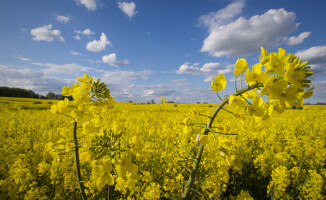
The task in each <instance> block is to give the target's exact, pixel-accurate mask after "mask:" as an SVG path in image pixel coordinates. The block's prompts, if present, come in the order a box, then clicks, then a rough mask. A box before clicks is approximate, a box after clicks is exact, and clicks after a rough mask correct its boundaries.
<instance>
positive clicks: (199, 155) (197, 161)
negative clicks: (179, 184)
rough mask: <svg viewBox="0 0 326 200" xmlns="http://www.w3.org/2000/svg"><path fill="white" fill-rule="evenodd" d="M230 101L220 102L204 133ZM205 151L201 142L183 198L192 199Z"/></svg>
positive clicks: (254, 86) (253, 87)
mask: <svg viewBox="0 0 326 200" xmlns="http://www.w3.org/2000/svg"><path fill="white" fill-rule="evenodd" d="M260 86H262V84H256V85H252V86H249V87H248V88H245V89H242V90H239V91H237V92H235V93H234V94H233V95H235V96H239V95H241V94H243V93H245V92H247V91H250V90H253V89H255V88H258V87H260ZM228 101H229V98H227V99H224V100H223V101H222V102H221V104H219V105H218V106H217V107H216V109H215V110H214V112H213V113H212V115H211V117H210V119H209V121H208V122H207V124H206V128H205V130H204V133H203V135H207V134H208V133H209V130H210V129H211V128H212V124H213V122H214V119H215V118H216V116H217V114H218V113H219V111H220V110H221V109H222V108H223V107H224V106H225V104H227V103H228ZM203 151H204V145H202V144H200V145H199V148H198V150H197V155H196V158H195V159H194V164H193V168H192V170H191V172H190V176H189V179H188V182H187V185H186V188H185V190H184V192H183V194H182V199H184V200H188V199H191V196H190V190H191V187H192V185H193V183H194V181H195V177H196V174H197V171H198V167H199V164H200V161H201V158H202V154H203Z"/></svg>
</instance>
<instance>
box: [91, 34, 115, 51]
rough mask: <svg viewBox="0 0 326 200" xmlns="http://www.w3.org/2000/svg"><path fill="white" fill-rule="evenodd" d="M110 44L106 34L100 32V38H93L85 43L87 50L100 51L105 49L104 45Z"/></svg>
mask: <svg viewBox="0 0 326 200" xmlns="http://www.w3.org/2000/svg"><path fill="white" fill-rule="evenodd" d="M107 45H110V46H112V43H111V42H110V41H109V40H108V38H107V37H106V35H105V34H104V33H102V35H101V38H100V40H93V41H91V42H89V43H88V44H87V45H86V48H87V50H89V51H93V52H100V51H103V50H105V48H106V46H107Z"/></svg>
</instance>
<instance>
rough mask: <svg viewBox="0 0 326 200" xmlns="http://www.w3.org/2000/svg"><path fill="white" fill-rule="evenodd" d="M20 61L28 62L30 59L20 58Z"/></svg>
mask: <svg viewBox="0 0 326 200" xmlns="http://www.w3.org/2000/svg"><path fill="white" fill-rule="evenodd" d="M20 60H22V61H28V62H30V61H32V60H31V59H30V58H26V57H21V58H20Z"/></svg>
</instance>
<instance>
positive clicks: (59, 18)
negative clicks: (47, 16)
mask: <svg viewBox="0 0 326 200" xmlns="http://www.w3.org/2000/svg"><path fill="white" fill-rule="evenodd" d="M55 19H56V20H57V21H59V22H63V23H68V22H69V20H70V18H69V17H67V16H63V15H56V16H55Z"/></svg>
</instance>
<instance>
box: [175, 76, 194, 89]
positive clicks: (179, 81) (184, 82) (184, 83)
mask: <svg viewBox="0 0 326 200" xmlns="http://www.w3.org/2000/svg"><path fill="white" fill-rule="evenodd" d="M171 82H172V84H173V85H175V86H180V87H183V86H188V85H191V82H190V81H189V80H188V79H186V78H183V79H175V80H172V81H171Z"/></svg>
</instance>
